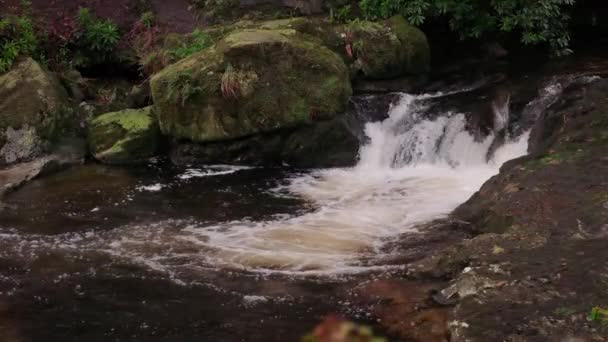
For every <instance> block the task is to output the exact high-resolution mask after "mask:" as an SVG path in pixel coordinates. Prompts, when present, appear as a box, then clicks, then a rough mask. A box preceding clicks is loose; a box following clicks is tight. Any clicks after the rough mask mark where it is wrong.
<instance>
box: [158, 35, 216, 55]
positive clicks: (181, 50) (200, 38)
mask: <svg viewBox="0 0 608 342" xmlns="http://www.w3.org/2000/svg"><path fill="white" fill-rule="evenodd" d="M211 45H213V40H212V39H211V37H209V35H208V34H207V33H205V32H203V31H201V30H199V29H196V30H194V31H193V32H192V33H191V34H190V37H189V38H188V39H187V40H186V41H185V42H184V43H182V44H181V45H180V46H178V47H176V48H174V49H171V50H169V51H168V53H169V55H170V56H171V58H172V59H174V60H180V59H184V58H186V57H188V56H190V55H192V54H194V53H197V52H199V51H202V50H204V49H206V48H208V47H210V46H211Z"/></svg>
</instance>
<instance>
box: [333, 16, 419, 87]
mask: <svg viewBox="0 0 608 342" xmlns="http://www.w3.org/2000/svg"><path fill="white" fill-rule="evenodd" d="M345 30H346V32H345V40H346V44H347V47H346V48H347V49H350V50H351V51H349V52H348V54H349V55H350V56H352V58H353V59H354V60H355V62H354V67H355V69H356V70H360V71H361V72H362V73H363V74H364V75H365V76H366V77H367V78H371V79H387V78H395V77H398V76H401V75H404V74H419V73H425V72H428V71H429V69H430V48H429V44H428V41H427V39H426V36H425V35H424V33H422V31H420V30H419V29H417V28H415V27H413V26H411V25H409V24H408V23H407V22H406V21H405V19H404V18H403V17H402V16H395V17H392V18H390V19H388V20H386V21H385V22H370V21H356V22H353V23H352V24H348V25H346V27H345Z"/></svg>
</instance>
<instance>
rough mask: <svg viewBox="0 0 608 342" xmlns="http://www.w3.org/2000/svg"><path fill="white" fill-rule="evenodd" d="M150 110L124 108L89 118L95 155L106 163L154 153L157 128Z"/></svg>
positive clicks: (131, 160) (91, 143)
mask: <svg viewBox="0 0 608 342" xmlns="http://www.w3.org/2000/svg"><path fill="white" fill-rule="evenodd" d="M151 110H152V108H151V107H146V108H143V109H127V110H123V111H119V112H113V113H107V114H103V115H101V116H99V117H97V118H94V119H92V120H91V121H90V122H89V125H88V126H89V129H88V131H89V134H88V141H89V145H90V147H91V150H92V153H93V155H94V156H95V158H96V159H98V160H100V161H102V162H105V163H109V164H129V163H137V162H140V161H142V160H143V159H145V158H148V157H151V156H153V155H154V154H155V152H156V149H157V147H158V139H159V136H158V135H159V132H158V125H157V123H156V120H155V117H154V115H153V114H152V112H151Z"/></svg>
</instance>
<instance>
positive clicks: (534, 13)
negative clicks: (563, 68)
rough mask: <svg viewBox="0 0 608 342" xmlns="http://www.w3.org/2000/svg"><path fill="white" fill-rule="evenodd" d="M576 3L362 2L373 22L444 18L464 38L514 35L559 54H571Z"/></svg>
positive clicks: (492, 0) (545, 0)
mask: <svg viewBox="0 0 608 342" xmlns="http://www.w3.org/2000/svg"><path fill="white" fill-rule="evenodd" d="M574 2H575V0H536V1H526V0H485V1H480V0H459V1H455V0H397V1H395V0H360V2H359V6H360V8H361V11H362V12H363V13H364V15H365V16H366V17H367V18H369V19H379V18H388V17H390V16H392V15H395V14H402V15H403V16H404V17H405V18H406V19H407V20H408V21H409V22H410V23H412V24H414V25H421V24H422V23H424V21H425V20H426V19H427V18H428V17H432V16H441V17H445V18H446V19H447V20H449V23H450V27H451V28H452V29H453V30H454V31H456V32H458V33H459V35H460V36H461V38H462V39H467V38H480V37H482V36H483V35H485V34H488V33H497V32H514V33H518V34H519V35H520V37H521V42H522V43H523V44H526V45H538V44H547V45H548V46H549V47H550V49H551V51H552V52H553V53H554V54H556V55H565V54H569V53H570V52H571V50H570V49H569V48H568V45H569V42H570V35H569V34H568V30H567V24H568V20H569V19H570V17H569V15H568V13H567V12H568V11H567V8H568V7H569V6H571V5H573V4H574Z"/></svg>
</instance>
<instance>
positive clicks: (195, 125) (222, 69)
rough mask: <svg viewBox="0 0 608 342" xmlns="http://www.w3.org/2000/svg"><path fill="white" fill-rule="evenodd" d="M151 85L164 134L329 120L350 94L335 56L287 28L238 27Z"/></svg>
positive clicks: (209, 136) (223, 133)
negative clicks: (257, 28)
mask: <svg viewBox="0 0 608 342" xmlns="http://www.w3.org/2000/svg"><path fill="white" fill-rule="evenodd" d="M311 65H312V66H314V67H311ZM151 86H152V96H153V98H154V105H155V108H156V110H157V112H158V116H159V122H160V127H161V130H162V131H163V133H164V134H167V135H169V136H172V137H175V138H179V139H189V140H191V141H196V142H213V141H220V140H228V139H237V138H243V137H246V136H249V135H253V134H257V133H264V132H269V131H275V130H278V129H282V128H283V129H284V128H291V127H297V126H302V125H306V124H310V123H312V122H316V121H319V120H323V119H330V118H332V117H335V116H336V115H337V114H339V113H341V112H343V111H344V110H345V109H346V103H347V100H348V98H349V97H350V95H351V94H352V90H351V87H350V81H349V75H348V70H347V68H346V66H345V64H344V62H343V61H342V60H341V59H340V57H339V56H338V55H336V54H335V53H333V52H332V51H330V50H329V49H327V48H325V47H323V46H322V45H319V44H318V43H316V42H315V41H314V40H311V39H309V38H307V37H305V36H303V35H300V34H299V33H298V32H297V31H295V30H291V29H284V30H240V31H235V32H233V33H231V34H229V35H228V36H226V37H225V38H223V39H222V40H221V41H220V42H218V44H217V45H216V46H215V47H214V48H210V49H208V50H206V51H204V52H202V53H199V54H196V55H193V56H191V57H189V58H187V59H184V60H182V61H180V62H178V63H176V64H173V65H171V66H169V67H167V68H165V69H164V70H162V71H161V72H160V73H158V74H156V75H155V76H154V77H153V78H152V80H151Z"/></svg>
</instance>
